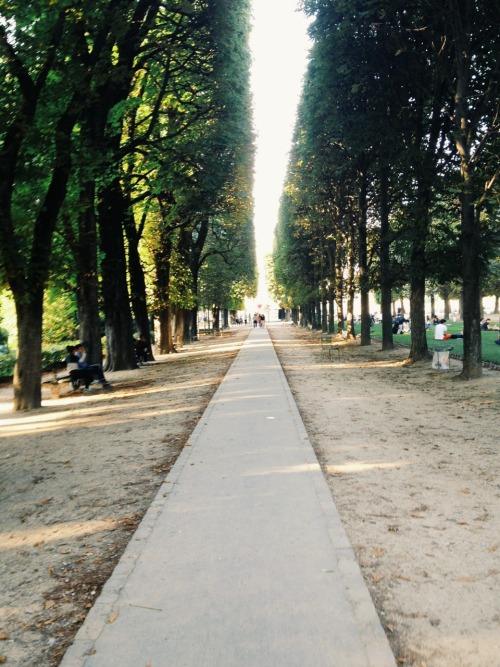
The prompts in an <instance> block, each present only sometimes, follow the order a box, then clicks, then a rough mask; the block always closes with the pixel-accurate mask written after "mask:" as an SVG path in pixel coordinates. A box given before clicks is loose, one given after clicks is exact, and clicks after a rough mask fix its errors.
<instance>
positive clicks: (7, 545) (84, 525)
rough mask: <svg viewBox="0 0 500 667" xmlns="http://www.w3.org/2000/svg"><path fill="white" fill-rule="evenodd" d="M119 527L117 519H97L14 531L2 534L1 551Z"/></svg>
mask: <svg viewBox="0 0 500 667" xmlns="http://www.w3.org/2000/svg"><path fill="white" fill-rule="evenodd" d="M118 525H119V522H118V521H117V520H115V519H95V520H93V521H68V522H66V523H58V524H54V525H52V526H40V527H39V528H27V529H25V530H13V531H11V532H5V533H0V551H8V550H10V549H18V548H19V547H26V546H30V547H36V546H42V545H43V544H46V543H47V542H54V541H56V540H66V539H71V538H75V537H81V536H82V535H91V534H93V533H101V532H103V531H106V530H114V529H115V528H116V527H117V526H118Z"/></svg>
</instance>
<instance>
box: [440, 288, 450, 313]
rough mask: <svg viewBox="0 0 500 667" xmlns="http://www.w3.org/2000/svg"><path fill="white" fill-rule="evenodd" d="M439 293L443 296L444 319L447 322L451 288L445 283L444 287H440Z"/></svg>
mask: <svg viewBox="0 0 500 667" xmlns="http://www.w3.org/2000/svg"><path fill="white" fill-rule="evenodd" d="M441 293H442V295H443V301H444V319H445V320H449V319H450V313H451V306H450V294H451V287H450V285H449V283H446V285H442V286H441Z"/></svg>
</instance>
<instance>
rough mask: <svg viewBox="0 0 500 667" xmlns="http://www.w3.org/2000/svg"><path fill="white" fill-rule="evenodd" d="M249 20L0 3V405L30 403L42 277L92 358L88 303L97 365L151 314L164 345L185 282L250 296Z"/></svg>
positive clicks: (215, 297) (198, 4)
mask: <svg viewBox="0 0 500 667" xmlns="http://www.w3.org/2000/svg"><path fill="white" fill-rule="evenodd" d="M249 21H250V0H238V1H237V2H236V1H235V2H232V3H229V5H228V3H227V2H225V0H80V2H78V3H74V2H71V1H69V0H57V1H56V2H52V1H50V2H49V1H48V0H47V1H46V2H45V1H42V2H40V0H36V1H34V0H33V1H30V0H26V2H22V3H20V2H19V3H18V2H8V3H7V2H3V1H2V2H0V267H1V268H0V286H3V287H4V288H5V287H8V288H9V289H10V291H11V293H12V295H13V298H14V300H15V306H16V316H17V329H18V357H17V364H16V371H15V376H14V409H16V410H24V409H30V408H34V407H38V406H39V405H40V404H41V389H40V370H41V341H42V327H43V314H44V312H43V311H44V307H43V304H44V293H45V292H46V288H47V285H49V286H51V287H52V288H55V289H56V290H61V291H63V292H68V291H69V292H73V293H75V294H76V299H77V309H78V322H79V333H80V337H81V338H82V339H84V340H85V341H86V342H87V344H88V351H89V356H90V358H91V360H92V361H93V362H96V363H100V362H101V355H102V343H101V335H102V327H101V321H100V313H104V327H105V329H104V330H105V336H106V364H107V367H108V368H109V369H111V370H120V369H127V368H133V367H134V366H135V358H134V355H133V348H132V344H131V342H132V338H133V331H134V329H136V330H137V331H138V333H142V334H144V335H145V336H146V338H147V339H148V340H149V337H150V318H151V314H152V313H154V315H155V317H156V318H157V319H158V321H159V326H160V341H159V344H160V351H161V352H170V351H172V350H173V341H172V326H171V323H172V319H173V317H174V315H175V320H176V323H177V326H178V328H180V329H181V330H182V329H184V336H187V335H193V333H195V329H196V308H197V305H198V303H199V300H200V294H204V295H205V299H207V301H205V303H209V304H210V305H212V304H215V305H216V306H218V307H227V306H228V305H229V304H230V300H231V299H233V300H234V299H238V298H241V297H242V296H243V295H245V294H252V293H253V292H254V291H255V281H256V276H255V256H254V254H255V250H254V238H253V226H252V224H253V223H252V207H253V205H252V196H251V190H252V185H253V158H254V149H253V134H252V126H251V99H250V92H249V63H250V55H249V50H248V33H249ZM228 267H229V268H228ZM180 335H182V332H181V334H180Z"/></svg>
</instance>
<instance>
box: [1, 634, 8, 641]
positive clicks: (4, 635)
mask: <svg viewBox="0 0 500 667" xmlns="http://www.w3.org/2000/svg"><path fill="white" fill-rule="evenodd" d="M8 638H9V635H8V634H7V633H6V632H2V634H1V635H0V641H2V642H3V641H5V640H6V639H8Z"/></svg>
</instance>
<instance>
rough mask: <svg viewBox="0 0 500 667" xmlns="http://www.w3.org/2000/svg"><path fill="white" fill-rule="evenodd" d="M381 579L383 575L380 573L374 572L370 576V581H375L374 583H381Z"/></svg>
mask: <svg viewBox="0 0 500 667" xmlns="http://www.w3.org/2000/svg"><path fill="white" fill-rule="evenodd" d="M383 578H384V575H383V574H380V572H374V573H373V574H372V581H375V582H377V581H382V579H383Z"/></svg>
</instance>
